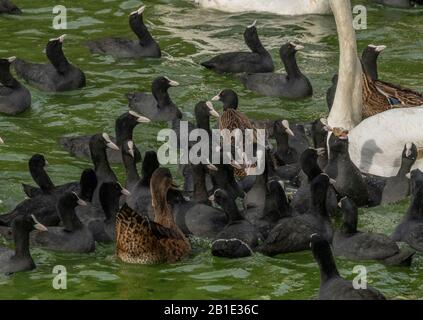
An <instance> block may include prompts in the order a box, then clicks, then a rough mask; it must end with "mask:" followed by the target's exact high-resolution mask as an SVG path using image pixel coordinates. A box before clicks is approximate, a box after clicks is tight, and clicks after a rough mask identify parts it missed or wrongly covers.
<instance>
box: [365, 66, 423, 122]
mask: <svg viewBox="0 0 423 320" xmlns="http://www.w3.org/2000/svg"><path fill="white" fill-rule="evenodd" d="M421 105H423V95H421V94H420V93H418V92H416V91H413V90H411V89H408V88H404V87H401V86H399V85H395V84H392V83H388V82H384V81H381V80H374V79H372V77H371V76H370V75H369V74H368V73H367V72H366V71H365V68H364V67H363V119H365V118H368V117H371V116H373V115H375V114H378V113H380V112H383V111H386V110H389V109H393V108H406V107H417V106H421Z"/></svg>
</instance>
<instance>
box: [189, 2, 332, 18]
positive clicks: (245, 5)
mask: <svg viewBox="0 0 423 320" xmlns="http://www.w3.org/2000/svg"><path fill="white" fill-rule="evenodd" d="M194 1H195V3H196V4H199V5H200V6H202V7H204V8H209V9H217V10H221V11H227V12H248V11H250V12H251V11H257V12H270V13H274V14H280V15H292V16H294V15H304V14H328V13H330V7H329V2H328V0H295V1H292V0H267V1H263V0H194Z"/></svg>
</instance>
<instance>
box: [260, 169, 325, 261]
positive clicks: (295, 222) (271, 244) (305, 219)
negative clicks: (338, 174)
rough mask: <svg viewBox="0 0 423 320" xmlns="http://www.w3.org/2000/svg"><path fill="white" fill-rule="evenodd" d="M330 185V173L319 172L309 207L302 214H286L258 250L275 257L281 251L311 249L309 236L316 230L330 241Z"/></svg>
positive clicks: (312, 184)
mask: <svg viewBox="0 0 423 320" xmlns="http://www.w3.org/2000/svg"><path fill="white" fill-rule="evenodd" d="M329 186H330V178H329V177H328V175H326V174H320V175H318V176H317V177H316V178H314V180H313V181H312V182H311V185H310V190H311V199H310V208H309V210H308V211H307V212H306V213H304V214H301V215H293V216H290V215H287V216H286V217H283V218H282V219H281V220H280V221H279V222H278V224H277V225H276V226H275V227H274V228H273V229H272V230H271V231H270V233H269V235H268V236H267V238H266V240H265V241H264V242H263V243H262V244H260V245H259V246H258V247H257V249H256V251H258V252H261V253H263V254H265V255H268V256H275V255H277V254H280V253H288V252H297V251H303V250H308V249H309V248H310V247H309V243H310V236H311V235H312V234H313V233H317V232H319V233H320V234H322V237H324V238H325V239H326V240H327V241H329V242H331V241H332V236H333V231H332V226H331V222H330V218H329V215H328V213H327V210H326V195H327V190H328V188H329Z"/></svg>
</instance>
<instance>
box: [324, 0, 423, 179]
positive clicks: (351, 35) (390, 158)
mask: <svg viewBox="0 0 423 320" xmlns="http://www.w3.org/2000/svg"><path fill="white" fill-rule="evenodd" d="M329 1H330V3H331V6H332V10H333V13H334V16H335V20H336V24H337V30H338V38H339V43H340V64H339V81H338V87H337V90H336V94H335V99H334V104H333V106H332V109H331V111H330V113H329V117H328V124H329V125H330V126H331V127H332V128H335V127H342V128H345V129H347V130H349V131H350V133H349V153H350V157H351V160H352V161H353V163H354V164H355V165H356V166H357V167H358V168H359V169H360V171H361V172H364V173H370V174H374V175H379V176H383V177H390V176H393V175H396V174H397V172H398V169H399V166H400V163H401V161H400V158H401V154H402V150H403V148H404V145H405V144H406V143H408V142H410V141H413V142H414V143H415V145H416V146H417V149H419V148H421V147H422V146H423V133H422V131H421V129H420V127H421V124H420V120H419V119H421V118H422V117H423V107H422V106H418V107H411V108H393V109H391V110H387V111H384V112H381V113H379V114H376V115H374V116H372V117H369V118H366V119H365V120H363V121H361V120H362V116H363V101H364V100H363V93H362V90H363V81H365V80H364V79H363V70H362V67H361V63H360V61H359V59H358V56H357V47H356V37H355V31H354V28H353V26H352V20H353V19H352V14H351V3H350V1H348V0H344V1H335V0H329ZM368 83H371V82H368ZM372 92H375V91H373V90H372ZM385 99H386V97H385ZM422 105H423V103H422ZM421 166H423V162H422V161H421V160H420V159H417V161H416V164H415V165H414V168H420V167H421Z"/></svg>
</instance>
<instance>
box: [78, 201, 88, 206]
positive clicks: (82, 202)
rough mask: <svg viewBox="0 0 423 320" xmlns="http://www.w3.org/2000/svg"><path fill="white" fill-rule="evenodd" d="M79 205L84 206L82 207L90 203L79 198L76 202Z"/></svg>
mask: <svg viewBox="0 0 423 320" xmlns="http://www.w3.org/2000/svg"><path fill="white" fill-rule="evenodd" d="M76 203H77V204H78V205H79V206H82V207H86V206H87V205H88V204H87V203H86V202H85V201H84V200H82V199H78V201H77V202H76Z"/></svg>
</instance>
